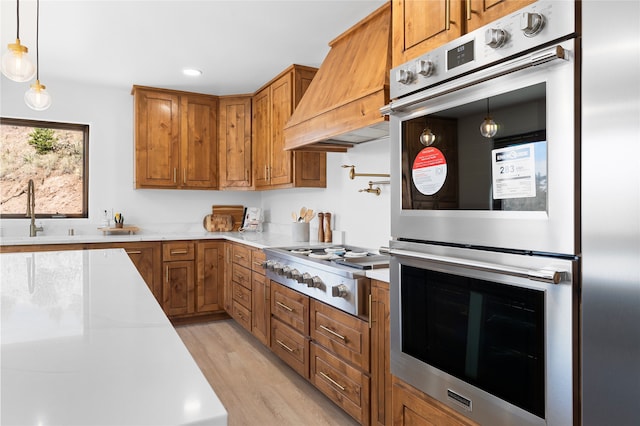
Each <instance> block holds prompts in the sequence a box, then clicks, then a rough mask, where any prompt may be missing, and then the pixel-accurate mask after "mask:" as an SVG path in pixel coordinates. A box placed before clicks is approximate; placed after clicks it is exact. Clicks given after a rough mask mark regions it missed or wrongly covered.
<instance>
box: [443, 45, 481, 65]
mask: <svg viewBox="0 0 640 426" xmlns="http://www.w3.org/2000/svg"><path fill="white" fill-rule="evenodd" d="M473 43H474V40H471V41H468V42H466V43H465V44H461V45H460V46H458V47H456V48H455V49H451V50H448V51H447V71H450V70H452V69H454V68H455V67H459V66H460V65H464V64H466V63H468V62H471V61H473Z"/></svg>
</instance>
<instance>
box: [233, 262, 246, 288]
mask: <svg viewBox="0 0 640 426" xmlns="http://www.w3.org/2000/svg"><path fill="white" fill-rule="evenodd" d="M231 279H232V280H233V281H234V282H236V283H238V284H240V285H243V286H245V287H246V288H248V289H250V288H251V270H250V269H247V268H245V267H244V266H240V265H238V264H236V263H234V264H233V266H232V267H231Z"/></svg>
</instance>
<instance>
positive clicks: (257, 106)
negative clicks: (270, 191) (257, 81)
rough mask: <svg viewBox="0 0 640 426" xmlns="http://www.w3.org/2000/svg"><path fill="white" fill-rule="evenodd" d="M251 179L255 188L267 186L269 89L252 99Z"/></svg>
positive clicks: (269, 149) (269, 128) (269, 140)
mask: <svg viewBox="0 0 640 426" xmlns="http://www.w3.org/2000/svg"><path fill="white" fill-rule="evenodd" d="M252 114H253V115H252V117H253V119H252V122H251V125H252V149H253V154H252V159H253V181H254V184H255V187H256V189H261V188H264V187H267V186H269V165H270V164H269V161H270V158H269V157H270V155H271V154H270V153H271V89H270V87H266V88H264V89H262V90H261V91H260V92H258V93H257V94H256V95H255V96H254V97H253V101H252Z"/></svg>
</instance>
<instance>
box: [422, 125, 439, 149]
mask: <svg viewBox="0 0 640 426" xmlns="http://www.w3.org/2000/svg"><path fill="white" fill-rule="evenodd" d="M435 141H436V135H435V134H434V133H433V132H432V131H431V129H430V128H429V127H428V126H427V127H426V128H425V129H424V130H423V131H422V133H421V134H420V143H421V144H422V145H424V146H430V145H433V144H434V142H435Z"/></svg>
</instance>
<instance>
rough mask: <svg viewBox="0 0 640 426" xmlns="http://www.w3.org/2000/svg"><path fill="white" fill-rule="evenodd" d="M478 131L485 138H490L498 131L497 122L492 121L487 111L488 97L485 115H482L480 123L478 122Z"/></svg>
mask: <svg viewBox="0 0 640 426" xmlns="http://www.w3.org/2000/svg"><path fill="white" fill-rule="evenodd" d="M480 133H481V134H482V136H484V137H485V138H492V137H494V136H495V135H496V133H498V124H497V123H496V122H495V121H493V118H491V113H490V111H489V98H487V115H486V116H485V117H484V121H483V122H482V124H480Z"/></svg>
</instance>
